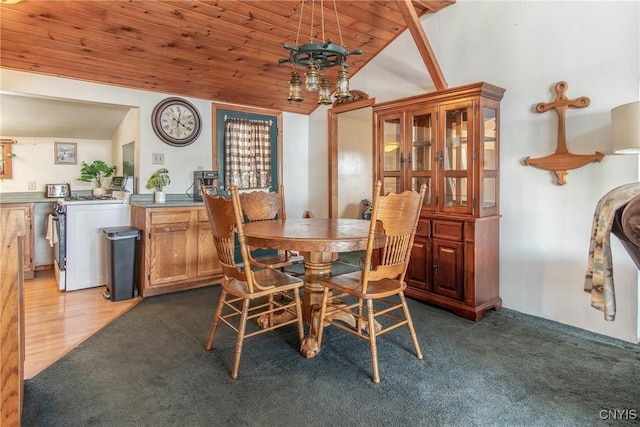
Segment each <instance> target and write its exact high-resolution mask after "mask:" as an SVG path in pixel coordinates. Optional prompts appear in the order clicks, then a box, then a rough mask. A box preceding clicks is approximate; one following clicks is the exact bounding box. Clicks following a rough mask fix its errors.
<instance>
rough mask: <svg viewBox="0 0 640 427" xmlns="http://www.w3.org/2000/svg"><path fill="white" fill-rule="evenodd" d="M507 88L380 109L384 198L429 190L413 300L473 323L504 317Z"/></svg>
mask: <svg viewBox="0 0 640 427" xmlns="http://www.w3.org/2000/svg"><path fill="white" fill-rule="evenodd" d="M503 94H504V89H502V88H499V87H497V86H494V85H491V84H488V83H484V82H481V83H475V84H471V85H466V86H461V87H457V88H452V89H447V90H444V91H439V92H435V93H430V94H426V95H420V96H416V97H410V98H404V99H400V100H395V101H390V102H385V103H381V104H377V105H375V106H374V109H373V110H374V119H375V125H376V131H375V144H374V147H375V148H374V158H375V159H376V164H377V167H376V171H375V179H376V180H378V179H380V180H381V181H382V182H383V193H388V192H402V191H405V190H418V189H419V187H420V185H421V184H426V186H427V192H426V195H425V199H424V203H423V206H422V210H421V214H420V220H419V223H418V230H417V232H416V237H415V240H414V246H413V248H412V252H411V260H410V263H409V268H408V270H407V291H406V294H407V295H408V296H411V297H414V298H417V299H420V300H423V301H426V302H429V303H432V304H435V305H438V306H441V307H444V308H447V309H449V310H452V311H453V312H454V313H456V314H457V315H460V316H462V317H465V318H467V319H471V320H476V321H477V320H481V319H482V318H483V316H484V314H485V312H486V311H487V310H489V309H497V310H499V309H500V308H501V306H502V300H501V299H500V296H499V284H498V273H499V272H498V269H499V260H498V258H499V219H500V213H499V113H500V101H501V99H502V96H503Z"/></svg>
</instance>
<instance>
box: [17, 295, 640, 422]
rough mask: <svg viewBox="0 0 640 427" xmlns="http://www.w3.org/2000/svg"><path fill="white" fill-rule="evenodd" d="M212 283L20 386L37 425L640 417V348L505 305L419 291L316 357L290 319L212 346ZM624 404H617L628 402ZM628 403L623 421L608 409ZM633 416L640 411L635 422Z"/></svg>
mask: <svg viewBox="0 0 640 427" xmlns="http://www.w3.org/2000/svg"><path fill="white" fill-rule="evenodd" d="M218 295H219V287H218V286H211V287H207V288H201V289H196V290H191V291H186V292H180V293H175V294H169V295H162V296H157V297H152V298H147V299H145V300H144V301H142V302H141V303H140V304H138V305H137V306H136V307H134V308H133V309H132V310H130V311H129V312H127V313H126V314H124V315H123V316H122V317H120V318H119V319H117V320H116V321H115V322H113V323H111V324H110V325H108V326H107V327H106V328H104V329H103V330H101V331H100V332H99V333H97V334H96V335H94V336H93V337H92V338H90V339H89V340H88V341H86V342H85V343H84V344H83V345H82V346H81V347H79V348H77V349H75V350H73V351H72V352H70V353H69V354H68V355H67V356H65V357H64V358H63V359H62V360H60V361H59V362H57V363H56V364H54V365H53V366H51V367H49V368H48V369H46V370H45V371H43V372H42V373H40V374H39V375H37V376H36V377H35V378H33V379H31V380H27V381H26V384H25V398H24V410H23V425H24V426H29V427H34V426H93V425H95V426H234V427H235V426H300V427H303V426H401V425H407V426H491V425H498V426H532V425H533V426H572V427H573V426H592V425H606V424H611V425H625V424H628V425H631V424H635V425H637V424H638V423H639V422H640V421H639V420H640V346H637V345H632V344H628V343H624V342H621V341H617V340H613V339H609V338H606V337H602V336H598V335H594V334H590V333H587V332H584V331H581V330H578V329H575V328H570V327H565V326H562V325H559V324H557V323H553V322H549V321H545V320H542V319H539V318H535V317H531V316H526V315H522V314H519V313H517V312H513V311H510V310H506V309H505V310H503V311H501V312H498V313H496V312H491V313H489V315H488V316H487V317H486V318H485V320H484V321H482V322H479V323H473V322H470V321H467V320H464V319H461V318H459V317H456V316H454V315H452V314H451V313H448V312H447V311H443V310H439V309H437V308H434V307H431V306H429V305H426V304H424V303H421V302H419V301H414V300H412V301H410V306H411V310H412V314H413V317H414V322H415V324H416V328H417V332H418V338H419V340H420V344H421V347H422V351H423V354H424V360H422V361H420V360H417V359H416V358H415V356H414V355H413V352H412V347H411V343H410V339H409V337H408V333H407V332H406V330H405V329H399V330H396V331H394V332H391V333H389V334H387V335H385V336H384V337H382V338H381V339H380V340H379V358H380V372H381V381H382V382H381V383H380V384H378V385H376V384H374V383H373V382H372V381H371V379H370V371H371V364H370V358H369V348H368V344H367V343H366V342H365V341H362V340H359V339H357V338H356V337H353V336H351V335H347V334H346V333H344V332H342V331H339V330H336V329H328V330H327V331H326V335H325V341H324V343H323V348H322V352H321V353H320V355H319V356H318V357H316V358H315V359H311V360H307V359H305V358H303V357H302V356H301V355H300V353H299V351H298V347H299V344H298V339H297V336H296V332H295V327H293V326H292V327H291V328H290V329H289V328H286V329H284V330H279V331H276V332H274V333H271V334H264V335H262V336H258V337H254V338H250V339H248V340H247V341H246V343H245V347H244V351H243V356H242V362H241V366H240V373H239V378H238V379H237V380H235V381H234V380H232V379H231V378H230V377H229V372H230V369H231V365H232V362H233V352H234V345H235V338H234V336H233V334H232V333H231V331H230V330H229V329H228V328H226V327H222V329H221V330H220V331H219V334H218V336H217V338H216V339H217V347H216V348H214V350H212V351H211V352H207V351H205V350H204V349H203V343H204V342H205V340H206V338H207V334H208V329H209V325H210V321H211V316H212V314H213V310H214V306H215V304H216V302H217V299H218ZM625 410H626V411H627V412H622V411H625ZM614 411H619V412H617V414H627V415H626V416H625V415H617V416H618V418H623V420H621V421H615V422H613V421H611V420H609V421H608V422H605V421H603V420H602V416H603V415H608V416H609V417H610V418H611V417H612V416H613V415H612V414H613V413H616V412H614ZM630 418H635V419H630Z"/></svg>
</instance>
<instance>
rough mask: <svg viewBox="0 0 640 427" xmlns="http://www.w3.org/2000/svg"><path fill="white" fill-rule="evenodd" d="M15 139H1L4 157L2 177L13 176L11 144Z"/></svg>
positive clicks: (0, 177) (9, 177)
mask: <svg viewBox="0 0 640 427" xmlns="http://www.w3.org/2000/svg"><path fill="white" fill-rule="evenodd" d="M12 143H13V141H11V140H10V139H0V147H2V157H0V158H1V159H3V162H4V167H3V168H0V179H11V178H12V168H11V159H12V158H11V144H12Z"/></svg>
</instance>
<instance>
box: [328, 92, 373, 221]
mask: <svg viewBox="0 0 640 427" xmlns="http://www.w3.org/2000/svg"><path fill="white" fill-rule="evenodd" d="M374 102H375V99H364V100H360V101H355V102H352V103H348V104H343V105H339V106H336V107H334V108H332V109H330V110H329V217H330V218H362V208H363V205H362V200H363V199H368V198H370V197H371V191H372V189H373V168H374V164H375V161H374V158H373V108H372V106H373V104H374Z"/></svg>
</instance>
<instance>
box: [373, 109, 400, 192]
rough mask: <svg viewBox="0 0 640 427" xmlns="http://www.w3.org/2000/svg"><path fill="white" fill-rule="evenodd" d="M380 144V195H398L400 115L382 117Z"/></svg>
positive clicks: (379, 130) (379, 131)
mask: <svg viewBox="0 0 640 427" xmlns="http://www.w3.org/2000/svg"><path fill="white" fill-rule="evenodd" d="M378 133H379V135H378V137H379V140H380V141H381V142H382V144H381V147H382V153H381V156H382V162H381V163H382V174H381V175H382V194H387V193H390V192H391V193H399V192H401V191H402V190H403V187H402V160H403V155H402V147H401V144H402V136H403V132H402V115H400V114H394V115H390V116H386V117H382V118H381V120H380V127H379V129H378Z"/></svg>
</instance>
